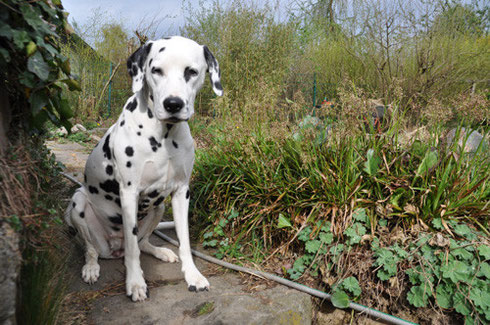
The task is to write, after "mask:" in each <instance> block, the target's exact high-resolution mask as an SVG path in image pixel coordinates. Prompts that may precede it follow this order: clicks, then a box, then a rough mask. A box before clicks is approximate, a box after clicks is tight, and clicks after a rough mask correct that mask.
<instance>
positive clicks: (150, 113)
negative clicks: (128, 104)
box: [147, 107, 153, 118]
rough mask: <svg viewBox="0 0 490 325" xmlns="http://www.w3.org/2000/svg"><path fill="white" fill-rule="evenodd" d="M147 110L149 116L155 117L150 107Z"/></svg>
mask: <svg viewBox="0 0 490 325" xmlns="http://www.w3.org/2000/svg"><path fill="white" fill-rule="evenodd" d="M147 112H148V118H153V113H152V111H151V109H150V108H149V107H148V110H147Z"/></svg>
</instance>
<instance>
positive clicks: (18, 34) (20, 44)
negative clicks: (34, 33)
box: [12, 30, 31, 50]
mask: <svg viewBox="0 0 490 325" xmlns="http://www.w3.org/2000/svg"><path fill="white" fill-rule="evenodd" d="M12 32H13V35H14V37H13V42H14V45H15V46H16V47H17V48H18V49H20V50H22V49H23V48H24V44H25V43H27V42H29V41H30V40H31V39H30V38H29V35H28V34H27V32H26V31H25V30H13V31H12Z"/></svg>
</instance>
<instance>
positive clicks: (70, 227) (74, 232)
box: [68, 226, 77, 237]
mask: <svg viewBox="0 0 490 325" xmlns="http://www.w3.org/2000/svg"><path fill="white" fill-rule="evenodd" d="M68 233H69V234H70V236H72V237H73V236H75V235H76V234H77V230H76V229H75V228H73V227H72V226H69V227H68Z"/></svg>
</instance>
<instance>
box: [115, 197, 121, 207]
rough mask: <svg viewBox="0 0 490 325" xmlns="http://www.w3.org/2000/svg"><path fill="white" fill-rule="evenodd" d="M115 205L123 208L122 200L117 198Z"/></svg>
mask: <svg viewBox="0 0 490 325" xmlns="http://www.w3.org/2000/svg"><path fill="white" fill-rule="evenodd" d="M114 203H116V204H117V205H118V206H119V207H121V199H120V198H116V199H115V200H114Z"/></svg>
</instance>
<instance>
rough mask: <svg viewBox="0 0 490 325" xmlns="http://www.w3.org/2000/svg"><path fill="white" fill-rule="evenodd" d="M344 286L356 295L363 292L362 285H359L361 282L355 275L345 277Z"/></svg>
mask: <svg viewBox="0 0 490 325" xmlns="http://www.w3.org/2000/svg"><path fill="white" fill-rule="evenodd" d="M342 287H343V288H344V289H345V290H347V291H350V292H351V293H352V294H353V295H354V296H355V297H357V296H359V295H360V294H361V287H360V286H359V282H358V281H357V279H356V278H355V277H353V276H350V277H348V278H347V279H344V281H342Z"/></svg>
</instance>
